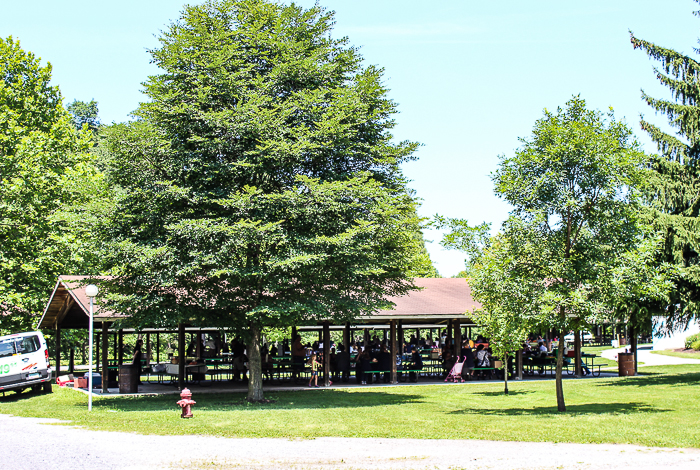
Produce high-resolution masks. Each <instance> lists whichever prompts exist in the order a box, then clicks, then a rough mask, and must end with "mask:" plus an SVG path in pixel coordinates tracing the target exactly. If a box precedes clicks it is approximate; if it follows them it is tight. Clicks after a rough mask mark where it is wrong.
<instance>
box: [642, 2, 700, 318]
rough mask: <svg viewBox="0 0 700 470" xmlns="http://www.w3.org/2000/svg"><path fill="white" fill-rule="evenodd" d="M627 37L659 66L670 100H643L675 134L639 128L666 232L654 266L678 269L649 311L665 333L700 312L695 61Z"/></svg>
mask: <svg viewBox="0 0 700 470" xmlns="http://www.w3.org/2000/svg"><path fill="white" fill-rule="evenodd" d="M696 1H698V0H696ZM698 13H699V12H695V15H696V16H698ZM630 35H631V41H632V45H633V46H634V48H635V49H637V48H639V49H641V50H643V51H644V52H645V53H646V54H647V55H648V56H649V57H650V58H652V59H654V60H657V61H659V62H660V64H661V66H660V67H654V72H655V73H656V76H657V78H658V79H659V81H660V82H661V83H662V84H663V85H664V86H666V87H668V89H669V90H670V91H671V96H672V99H668V100H667V99H659V98H654V97H652V96H650V95H648V94H646V93H645V92H644V91H642V99H643V100H644V101H646V103H647V104H648V105H649V106H651V107H652V108H653V109H654V110H655V111H656V112H659V113H662V114H665V115H666V116H667V117H668V123H669V125H670V126H671V128H673V129H674V130H675V135H672V134H670V133H668V132H665V131H664V130H662V129H661V128H660V127H658V126H657V125H655V124H652V123H651V122H649V121H647V120H645V119H643V118H642V120H641V126H642V129H644V130H645V131H646V132H648V133H649V135H650V136H651V139H652V140H653V141H654V142H655V143H656V145H657V146H658V150H659V155H656V156H654V157H653V158H652V163H651V167H652V169H653V170H654V171H653V172H652V173H651V174H652V177H651V179H650V181H649V188H650V189H649V193H650V194H649V198H650V213H651V217H650V218H651V221H652V222H651V223H652V224H653V226H654V228H655V229H656V230H658V231H660V232H662V233H664V234H665V242H664V245H663V250H662V251H661V252H660V255H659V257H658V259H657V262H658V263H660V264H663V263H670V264H672V265H675V266H676V267H677V268H678V269H677V270H676V273H677V274H676V275H675V276H674V284H675V288H674V289H672V290H671V292H670V295H669V299H668V301H667V302H663V303H656V305H655V308H654V310H656V311H657V312H659V313H663V314H665V315H666V318H667V320H666V327H668V328H669V329H673V328H675V327H681V328H682V327H685V325H687V324H688V322H690V321H692V320H693V319H694V318H698V314H699V313H700V219H698V215H699V212H700V167H699V166H698V163H699V160H698V159H699V157H700V103H699V102H698V101H699V100H700V63H699V62H698V61H697V60H695V59H693V58H692V57H689V56H687V55H684V54H681V53H679V52H677V51H674V50H673V49H668V48H665V47H662V46H659V45H656V44H654V43H651V42H648V41H645V40H643V39H639V38H637V37H636V36H634V34H632V33H630ZM695 52H696V53H697V52H699V51H698V49H695Z"/></svg>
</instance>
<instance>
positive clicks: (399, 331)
mask: <svg viewBox="0 0 700 470" xmlns="http://www.w3.org/2000/svg"><path fill="white" fill-rule="evenodd" d="M396 334H397V336H398V338H396V341H397V342H398V343H399V353H400V354H401V355H403V320H399V324H398V325H397V329H396Z"/></svg>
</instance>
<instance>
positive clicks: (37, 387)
mask: <svg viewBox="0 0 700 470" xmlns="http://www.w3.org/2000/svg"><path fill="white" fill-rule="evenodd" d="M32 392H35V393H39V392H41V384H36V385H32Z"/></svg>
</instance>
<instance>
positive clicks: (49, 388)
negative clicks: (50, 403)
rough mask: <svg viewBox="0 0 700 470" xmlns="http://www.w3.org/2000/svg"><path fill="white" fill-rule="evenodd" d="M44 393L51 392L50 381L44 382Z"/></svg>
mask: <svg viewBox="0 0 700 470" xmlns="http://www.w3.org/2000/svg"><path fill="white" fill-rule="evenodd" d="M44 393H53V388H51V382H44Z"/></svg>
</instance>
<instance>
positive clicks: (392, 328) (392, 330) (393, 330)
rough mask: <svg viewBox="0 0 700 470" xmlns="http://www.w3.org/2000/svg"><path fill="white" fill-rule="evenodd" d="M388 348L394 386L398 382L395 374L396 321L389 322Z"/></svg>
mask: <svg viewBox="0 0 700 470" xmlns="http://www.w3.org/2000/svg"><path fill="white" fill-rule="evenodd" d="M389 336H390V339H389V347H390V353H391V383H393V384H395V383H398V382H399V379H398V374H397V372H396V354H397V352H398V351H397V349H396V320H391V321H390V322H389Z"/></svg>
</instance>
